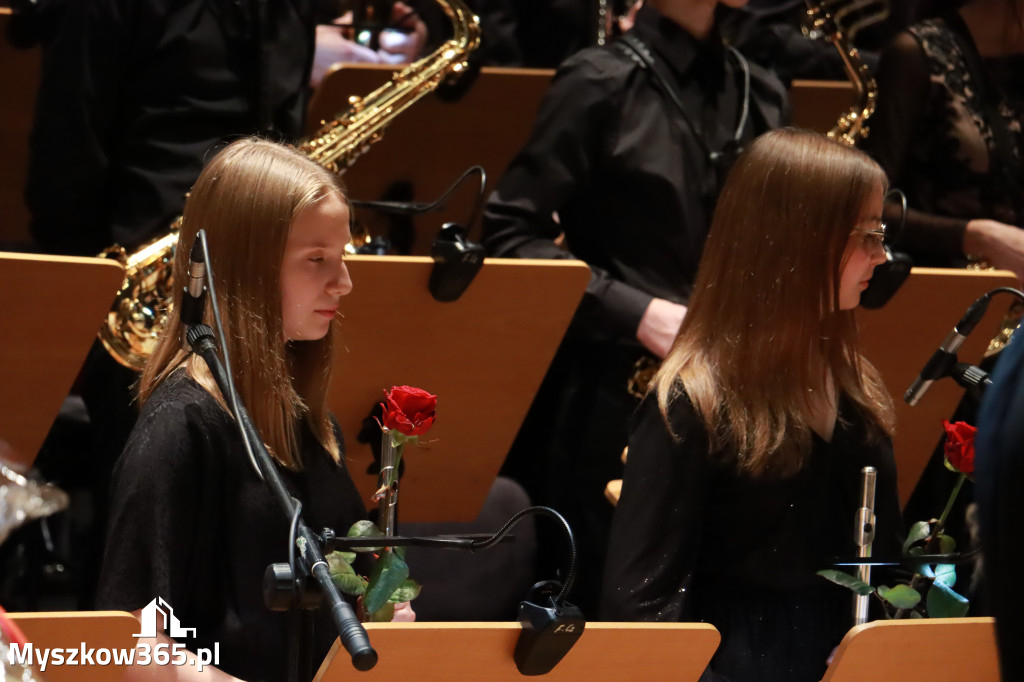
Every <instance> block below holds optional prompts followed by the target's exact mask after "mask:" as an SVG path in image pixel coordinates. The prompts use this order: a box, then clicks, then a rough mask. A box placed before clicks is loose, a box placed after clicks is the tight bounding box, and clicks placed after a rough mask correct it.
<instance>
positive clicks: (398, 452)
mask: <svg viewBox="0 0 1024 682" xmlns="http://www.w3.org/2000/svg"><path fill="white" fill-rule="evenodd" d="M380 406H381V409H382V415H381V419H380V426H381V461H380V473H379V474H378V479H377V486H378V487H377V491H376V492H375V493H374V494H373V498H372V499H373V500H374V501H376V502H377V503H378V505H379V507H378V511H379V515H378V519H379V520H378V523H377V524H376V525H374V523H373V522H372V521H357V522H356V523H354V524H353V525H352V527H351V528H350V529H349V531H348V537H360V538H366V537H389V536H393V535H394V534H395V510H396V505H397V504H398V468H399V465H400V464H401V460H402V453H403V451H404V449H405V446H406V445H407V444H409V443H413V444H415V445H419V444H420V442H419V438H420V436H422V435H423V434H425V433H426V432H427V431H429V430H430V427H431V426H433V425H434V419H435V412H436V410H437V396H435V395H432V394H431V393H429V392H427V391H424V390H423V389H421V388H416V387H414V386H394V387H392V388H391V389H390V390H388V391H385V393H384V402H382V403H381V404H380ZM359 553H369V554H372V556H373V557H374V559H373V566H372V568H371V570H370V572H369V575H368V576H366V577H364V576H362V575H359V574H358V573H357V572H356V570H355V568H354V567H353V563H354V562H355V560H356V557H357V555H358V554H359ZM327 563H328V566H329V567H330V570H331V577H332V579H333V580H334V583H335V584H336V585H337V586H338V589H340V590H341V591H342V592H344V593H345V594H350V595H354V596H357V597H360V598H361V602H360V603H361V613H360V616H361V617H362V618H363V620H370V621H390V620H391V619H392V617H393V616H394V609H395V604H399V603H402V602H407V601H411V600H412V599H414V598H415V597H417V596H418V595H419V593H420V585H419V584H417V583H416V581H414V580H412V579H411V578H409V565H408V564H407V563H406V562H405V550H404V548H402V547H386V546H383V545H382V546H380V547H366V548H358V549H355V550H354V551H351V552H332V553H331V554H330V555H328V557H327Z"/></svg>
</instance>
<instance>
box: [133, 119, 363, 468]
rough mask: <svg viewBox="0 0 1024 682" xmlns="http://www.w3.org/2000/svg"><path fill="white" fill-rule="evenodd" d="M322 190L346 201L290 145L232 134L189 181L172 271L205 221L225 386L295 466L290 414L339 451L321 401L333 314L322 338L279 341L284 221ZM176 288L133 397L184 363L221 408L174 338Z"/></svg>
mask: <svg viewBox="0 0 1024 682" xmlns="http://www.w3.org/2000/svg"><path fill="white" fill-rule="evenodd" d="M332 193H333V194H337V195H339V196H340V197H341V198H342V199H343V200H344V201H346V203H347V199H345V194H344V189H343V187H342V185H341V181H340V179H339V178H338V176H337V175H335V174H334V173H331V172H329V171H328V170H326V169H325V168H323V167H321V166H319V165H317V164H316V163H314V162H312V161H310V160H309V159H307V158H305V157H303V156H302V155H301V154H299V153H298V152H296V151H294V150H293V149H290V148H288V147H284V146H282V145H278V144H274V143H271V142H266V141H264V140H258V139H253V138H250V139H243V140H239V141H237V142H234V143H232V144H230V145H228V146H227V147H225V148H224V150H223V151H221V152H220V153H219V154H217V155H216V156H215V157H214V158H213V159H212V160H211V161H210V162H209V164H207V166H206V167H205V168H204V169H203V172H202V173H201V174H200V175H199V179H198V180H196V183H195V185H194V186H193V187H192V191H191V193H190V195H189V198H188V201H187V202H186V205H185V212H184V215H183V222H182V225H181V232H180V235H179V238H178V248H177V253H176V254H175V260H174V281H175V282H185V281H186V280H187V273H188V260H189V249H190V248H191V245H192V243H193V241H194V239H195V236H196V233H197V232H198V231H199V230H200V229H205V230H206V234H207V243H208V245H209V257H210V261H211V266H212V269H213V274H214V284H215V285H216V289H217V297H218V301H217V302H218V304H219V306H220V311H221V324H222V325H223V327H224V334H225V338H224V339H219V343H220V344H222V345H224V346H226V347H227V350H228V352H229V353H230V355H231V361H232V365H233V371H234V380H235V386H236V388H237V389H238V393H239V395H240V397H241V399H242V401H243V403H244V404H245V405H246V406H247V408H248V410H249V414H250V416H251V417H252V420H253V423H254V424H255V425H256V427H257V428H258V429H259V431H260V433H261V434H262V435H263V437H264V439H265V442H266V445H267V449H268V450H269V451H270V452H271V454H272V455H273V456H274V458H275V459H277V461H278V462H279V463H281V464H282V465H283V466H286V467H288V468H291V469H300V468H301V467H302V463H301V461H299V458H298V453H299V448H298V427H299V423H300V420H305V422H306V423H307V424H308V425H309V428H310V430H311V431H312V433H313V435H314V436H315V437H316V439H317V440H318V441H319V442H320V443H321V444H322V445H323V446H324V448H325V449H326V450H327V451H328V452H329V453H330V454H331V456H332V457H333V458H334V459H335V461H339V460H340V455H341V453H340V447H339V445H338V439H337V437H336V436H335V433H334V429H333V428H332V425H331V421H330V418H329V416H328V412H327V405H326V402H327V389H328V386H329V384H330V378H331V360H332V357H333V339H332V337H333V335H334V331H335V330H334V327H335V325H336V323H335V322H332V323H331V330H330V332H328V334H327V336H326V337H325V338H323V339H320V340H318V341H292V342H288V343H286V342H285V340H284V331H283V328H282V320H281V283H280V274H281V262H282V258H283V255H284V249H285V244H286V242H287V239H288V230H289V227H290V225H291V223H292V221H293V220H294V218H295V217H296V216H297V215H299V214H300V213H301V212H302V211H304V210H306V209H307V208H309V207H310V206H312V205H313V204H315V203H316V202H318V201H320V200H321V199H323V198H324V197H326V196H328V195H329V194H332ZM181 297H182V288H181V287H180V286H179V287H175V290H174V295H173V299H172V305H173V309H172V311H171V314H170V316H169V319H168V323H167V325H166V327H165V328H164V331H163V334H162V336H161V337H160V339H159V342H158V343H157V346H156V349H155V351H154V352H153V354H152V356H151V357H150V359H149V361H148V362H147V363H146V366H145V368H144V369H143V372H142V378H141V380H140V383H139V400H140V402H145V401H146V400H147V399H148V398H149V397H150V396H151V395H152V394H153V391H154V390H155V389H156V387H157V386H159V385H160V383H161V382H163V381H164V380H165V379H167V377H168V376H170V374H171V373H172V372H174V371H175V370H176V369H178V368H179V367H181V366H182V365H183V364H184V366H185V368H186V370H187V372H188V375H189V376H191V377H192V378H193V379H195V380H196V381H197V382H199V384H200V385H202V386H203V388H205V389H206V390H207V391H208V392H209V393H210V394H211V395H213V396H214V397H215V398H216V399H217V401H218V402H219V403H220V404H221V406H222V407H225V409H226V405H225V403H224V399H223V397H222V396H221V394H220V391H219V390H218V388H217V385H216V382H215V381H214V380H213V377H212V376H211V374H210V371H209V369H208V368H207V366H206V363H205V361H203V359H202V358H200V357H198V356H197V355H191V356H190V355H187V354H186V353H185V352H184V351H183V350H182V349H181V347H180V338H181V333H182V324H181V319H180V318H179V316H178V314H177V311H178V310H180V308H181ZM204 321H205V322H206V323H207V324H210V325H211V326H212V325H213V311H212V306H209V305H207V308H206V312H205V314H204Z"/></svg>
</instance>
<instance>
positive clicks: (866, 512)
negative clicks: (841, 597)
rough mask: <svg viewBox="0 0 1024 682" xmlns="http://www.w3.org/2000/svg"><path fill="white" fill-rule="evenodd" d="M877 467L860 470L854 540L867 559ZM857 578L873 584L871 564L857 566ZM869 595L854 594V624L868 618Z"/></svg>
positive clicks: (863, 621)
mask: <svg viewBox="0 0 1024 682" xmlns="http://www.w3.org/2000/svg"><path fill="white" fill-rule="evenodd" d="M876 475H877V472H876V471H875V467H864V468H863V469H861V470H860V507H859V508H858V509H857V514H856V519H855V521H854V529H853V542H854V544H855V545H857V556H858V557H859V558H861V559H867V558H869V557H870V556H871V543H872V542H873V541H874V539H875V476H876ZM857 578H858V579H859V580H861V581H863V582H865V583H868V584H869V585H870V584H871V566H869V565H867V564H861V565H859V566H857ZM868 602H869V596H868V595H864V596H861V595H859V594H855V595H853V624H854V625H861V624H862V623H866V622H867V620H868Z"/></svg>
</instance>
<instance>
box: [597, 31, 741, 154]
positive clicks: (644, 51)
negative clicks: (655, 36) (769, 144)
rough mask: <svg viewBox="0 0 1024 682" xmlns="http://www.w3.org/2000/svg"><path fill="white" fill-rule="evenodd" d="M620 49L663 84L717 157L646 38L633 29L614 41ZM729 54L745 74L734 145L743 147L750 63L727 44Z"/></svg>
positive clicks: (700, 139) (702, 142) (695, 133)
mask: <svg viewBox="0 0 1024 682" xmlns="http://www.w3.org/2000/svg"><path fill="white" fill-rule="evenodd" d="M615 44H616V45H618V46H619V47H620V49H621V50H622V51H623V52H624V53H625V54H626V56H628V57H629V58H631V59H632V60H633V61H635V62H636V63H637V64H639V65H640V66H641V67H642V68H643V69H645V70H646V71H649V72H650V73H651V75H652V76H654V80H655V81H656V82H657V83H658V85H659V86H660V87H661V89H662V91H663V92H664V93H665V94H666V95H667V96H668V98H669V99H670V100H672V103H673V104H675V106H676V108H677V109H679V113H680V114H682V116H683V120H684V121H686V125H687V126H689V128H690V130H691V131H693V136H694V138H695V139H696V140H697V142H698V144H700V146H701V147H702V148H703V149H704V152H705V153H706V154H707V155H708V157H709V158H711V159H714V157H715V156H716V155H718V154H719V152H716V151H713V150H711V149H710V148H709V147H708V143H707V137H706V136H705V135H704V134H703V133H704V131H702V130H701V129H700V128H698V127H697V126H696V125H695V124H694V122H693V120H692V119H691V118H690V115H689V113H688V112H687V111H686V107H685V106H683V101H682V99H680V97H679V93H678V92H677V91H676V88H675V86H674V85H673V80H674V79H673V78H672V76H671V74H669V73H668V72H667V71H666V70H665V67H664V65H662V63H661V62H659V61H658V60H657V59H655V58H654V54H653V53H652V52H651V49H650V47H648V46H647V43H645V42H644V41H643V39H642V38H640V37H639V36H638V35H636V34H635V33H633V32H629V33H626V34H625V35H623V36H622V38H620V39H619V41H618V42H616V43H615ZM726 49H728V51H729V54H730V55H732V57H733V59H734V60H735V61H736V63H737V65H738V66H739V67H740V73H741V74H742V75H743V106H742V108H741V109H740V116H739V121H738V122H737V124H736V130H735V131H734V132H733V139H732V144H733V145H734V146H735V147H737V148H738V147H739V146H740V140H741V139H742V138H743V129H744V128H746V127H747V118H748V117H749V116H750V65H749V64H748V63H747V60H746V58H745V57H744V56H743V55H742V54H740V52H739V50H737V49H736V48H734V47H732V46H731V45H730V46H727V48H726Z"/></svg>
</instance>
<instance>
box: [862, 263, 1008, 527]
mask: <svg viewBox="0 0 1024 682" xmlns="http://www.w3.org/2000/svg"><path fill="white" fill-rule="evenodd" d="M1016 282H1017V280H1016V278H1014V276H1013V275H1012V274H1011V273H1009V272H1004V271H988V272H977V271H967V270H954V269H941V268H914V269H913V271H912V273H911V276H910V279H908V280H907V281H906V283H905V284H904V285H903V286H902V287H901V288H900V290H899V291H898V292H896V295H895V296H894V297H893V298H892V300H891V301H889V303H888V304H886V305H885V307H884V308H880V309H878V310H866V309H864V308H858V309H857V320H858V323H859V325H860V332H861V341H862V343H863V346H864V354H865V356H866V357H867V358H868V359H869V360H871V362H872V363H874V365H875V366H876V367H877V368H878V371H879V372H881V373H882V378H883V379H884V380H885V385H886V387H887V388H888V389H889V392H890V393H891V394H892V397H893V400H894V401H895V408H896V409H895V414H896V434H895V436H894V438H893V447H894V448H895V452H896V467H897V473H898V476H899V487H900V500H901V502H902V503H903V504H906V502H907V499H909V497H910V494H911V493H912V492H913V491H914V486H916V485H917V481H918V479H919V478H920V477H921V472H923V471H924V467H925V465H926V464H927V463H928V459H929V458H930V457H931V455H932V452H933V451H934V450H935V446H936V445H938V442H939V438H940V437H941V436H942V424H941V421H942V420H943V419H948V418H949V417H950V416H952V414H953V410H954V409H955V408H956V405H957V403H958V402H959V401H960V398H961V397H962V396H963V394H964V389H962V388H960V387H959V386H957V385H956V383H955V382H954V381H953V380H952V379H942V380H941V381H937V382H935V384H933V385H932V387H931V389H930V390H929V391H928V393H927V394H926V395H925V396H924V398H922V399H921V401H920V402H919V403H918V404H917V406H916V407H911V406H909V405H907V404H906V403H905V402H903V393H904V392H905V391H906V390H907V388H908V387H909V386H910V384H911V382H912V381H913V380H914V379H915V378H916V377H917V375H918V373H919V372H920V371H921V368H922V367H924V364H925V362H927V361H928V358H930V357H931V356H932V353H934V352H935V350H936V349H937V348H938V347H939V344H941V343H942V341H943V339H945V338H946V335H947V334H949V332H950V331H951V330H952V329H953V326H954V325H955V324H956V323H957V322H959V321H960V318H961V317H963V314H964V312H965V311H966V310H967V306H969V305H970V304H971V303H972V302H973V301H974V300H975V299H977V298H978V297H979V296H980V295H981V294H983V293H985V292H986V291H990V290H992V289H994V288H996V287H998V286H1016ZM1009 302H1010V299H1009V298H1007V297H1002V296H1000V297H997V298H996V299H995V301H994V302H993V303H992V305H991V306H990V307H989V311H988V314H987V315H986V316H985V319H983V320H982V321H981V322H980V323H979V324H978V326H977V327H976V328H975V331H974V334H972V335H971V336H970V337H968V339H967V341H966V342H965V343H964V345H963V347H962V348H961V349H960V353H959V358H960V361H961V362H970V363H972V364H978V362H980V361H981V358H982V354H983V353H984V351H985V348H986V347H987V346H988V342H989V339H991V338H992V337H993V336H995V333H996V331H998V329H999V327H1000V322H1001V321H1002V318H1003V313H1005V311H1006V308H1007V306H1008V305H1009ZM939 511H940V510H936V513H938V512H939Z"/></svg>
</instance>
